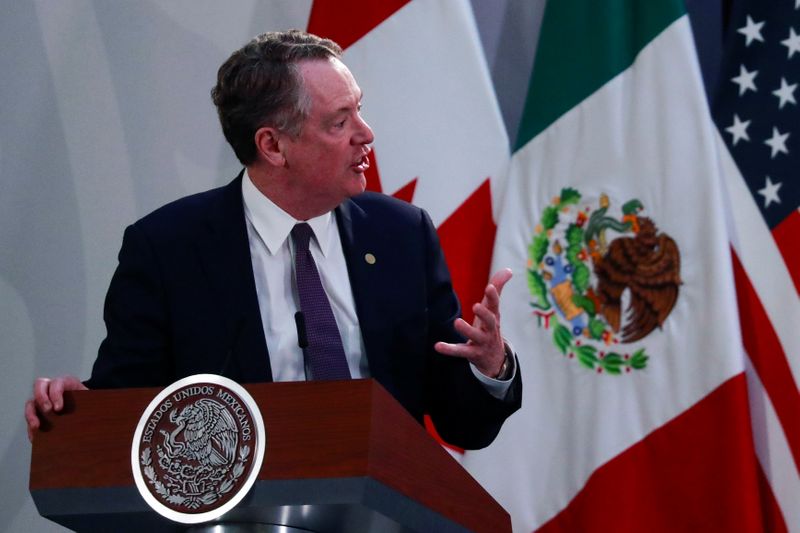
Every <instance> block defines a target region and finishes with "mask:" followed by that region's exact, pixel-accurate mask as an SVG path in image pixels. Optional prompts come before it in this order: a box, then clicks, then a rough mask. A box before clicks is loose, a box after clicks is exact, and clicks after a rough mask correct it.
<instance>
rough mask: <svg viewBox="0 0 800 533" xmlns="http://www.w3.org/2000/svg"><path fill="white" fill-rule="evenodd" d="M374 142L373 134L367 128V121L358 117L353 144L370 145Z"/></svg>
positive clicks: (370, 129)
mask: <svg viewBox="0 0 800 533" xmlns="http://www.w3.org/2000/svg"><path fill="white" fill-rule="evenodd" d="M373 141H375V134H374V133H372V128H370V127H369V124H367V121H366V120H364V119H363V118H362V117H361V116H360V115H359V116H358V130H357V132H356V134H355V135H353V144H372V143H373Z"/></svg>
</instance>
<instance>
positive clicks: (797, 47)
mask: <svg viewBox="0 0 800 533" xmlns="http://www.w3.org/2000/svg"><path fill="white" fill-rule="evenodd" d="M781 44H782V45H783V46H785V47H786V48H788V49H789V59H791V57H792V56H793V55H794V53H795V52H800V35H798V34H796V33H795V32H794V28H789V37H787V38H786V39H784V40H782V41H781Z"/></svg>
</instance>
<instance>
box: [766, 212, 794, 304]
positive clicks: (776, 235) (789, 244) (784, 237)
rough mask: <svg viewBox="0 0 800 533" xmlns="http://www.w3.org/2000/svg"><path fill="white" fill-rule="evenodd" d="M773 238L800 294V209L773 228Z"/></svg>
mask: <svg viewBox="0 0 800 533" xmlns="http://www.w3.org/2000/svg"><path fill="white" fill-rule="evenodd" d="M772 238H773V239H775V244H777V245H778V250H780V252H781V255H782V256H783V262H784V263H786V268H788V269H789V275H790V276H791V277H792V281H793V282H794V288H795V290H796V291H797V293H798V294H800V246H798V242H800V211H798V210H796V209H795V210H794V211H792V213H791V214H790V215H789V216H788V217H786V218H785V219H784V220H783V222H781V223H780V224H778V225H777V226H775V228H774V229H773V230H772Z"/></svg>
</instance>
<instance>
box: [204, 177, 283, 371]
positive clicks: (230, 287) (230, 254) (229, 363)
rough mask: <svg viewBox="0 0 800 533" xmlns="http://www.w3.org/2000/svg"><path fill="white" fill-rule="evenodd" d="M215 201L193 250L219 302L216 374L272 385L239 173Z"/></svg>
mask: <svg viewBox="0 0 800 533" xmlns="http://www.w3.org/2000/svg"><path fill="white" fill-rule="evenodd" d="M217 200H218V201H217V202H216V203H215V205H214V206H213V209H211V210H210V214H209V217H208V221H207V222H208V224H207V233H206V234H205V235H204V238H201V239H199V240H198V243H197V245H198V249H199V253H200V258H201V262H202V264H203V267H204V269H205V271H206V274H207V276H208V281H209V284H210V285H211V287H212V289H213V290H214V292H215V293H216V294H217V295H218V296H219V302H220V306H221V309H220V312H219V313H217V316H219V317H221V320H223V321H224V323H225V324H226V327H225V334H226V336H227V339H226V343H225V345H226V346H227V350H226V353H225V354H224V355H222V354H221V355H220V361H221V366H220V370H219V372H220V373H222V374H223V375H226V376H228V377H230V378H232V379H234V380H236V381H240V382H264V381H272V370H271V368H270V363H269V353H268V351H267V343H266V340H265V338H264V328H263V326H262V321H261V313H260V311H259V307H258V296H257V293H256V286H255V279H254V276H253V265H252V261H251V258H250V245H249V242H248V239H247V223H246V221H245V216H244V204H243V200H242V173H240V174H239V176H238V177H237V178H236V179H235V180H233V181H232V182H231V183H230V184H229V185H227V186H226V187H223V188H222V190H221V194H220V196H219V197H218V198H217ZM223 357H224V359H223Z"/></svg>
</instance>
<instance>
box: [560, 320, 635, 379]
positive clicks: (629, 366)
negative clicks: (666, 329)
mask: <svg viewBox="0 0 800 533" xmlns="http://www.w3.org/2000/svg"><path fill="white" fill-rule="evenodd" d="M553 343H554V344H555V345H556V347H557V348H558V349H559V350H561V353H562V354H564V355H566V356H567V357H569V358H570V359H571V358H573V357H575V358H577V360H578V362H579V363H580V364H581V365H582V366H584V367H586V368H588V369H590V370H594V369H597V371H598V372H608V373H609V374H612V375H618V374H622V371H623V370H625V371H627V372H630V371H631V370H641V369H643V368H645V367H646V366H647V360H648V359H649V358H650V357H649V356H648V355H647V354H646V353H645V349H644V348H640V349H638V350H636V351H635V352H634V353H633V355H627V354H625V355H620V354H618V353H617V352H608V353H605V352H602V351H599V350H598V349H597V348H595V347H594V346H592V345H591V344H582V343H581V341H580V340H579V339H575V337H574V336H573V335H572V332H571V331H570V330H569V328H568V327H566V326H564V325H563V324H558V325H556V327H555V328H553Z"/></svg>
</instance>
